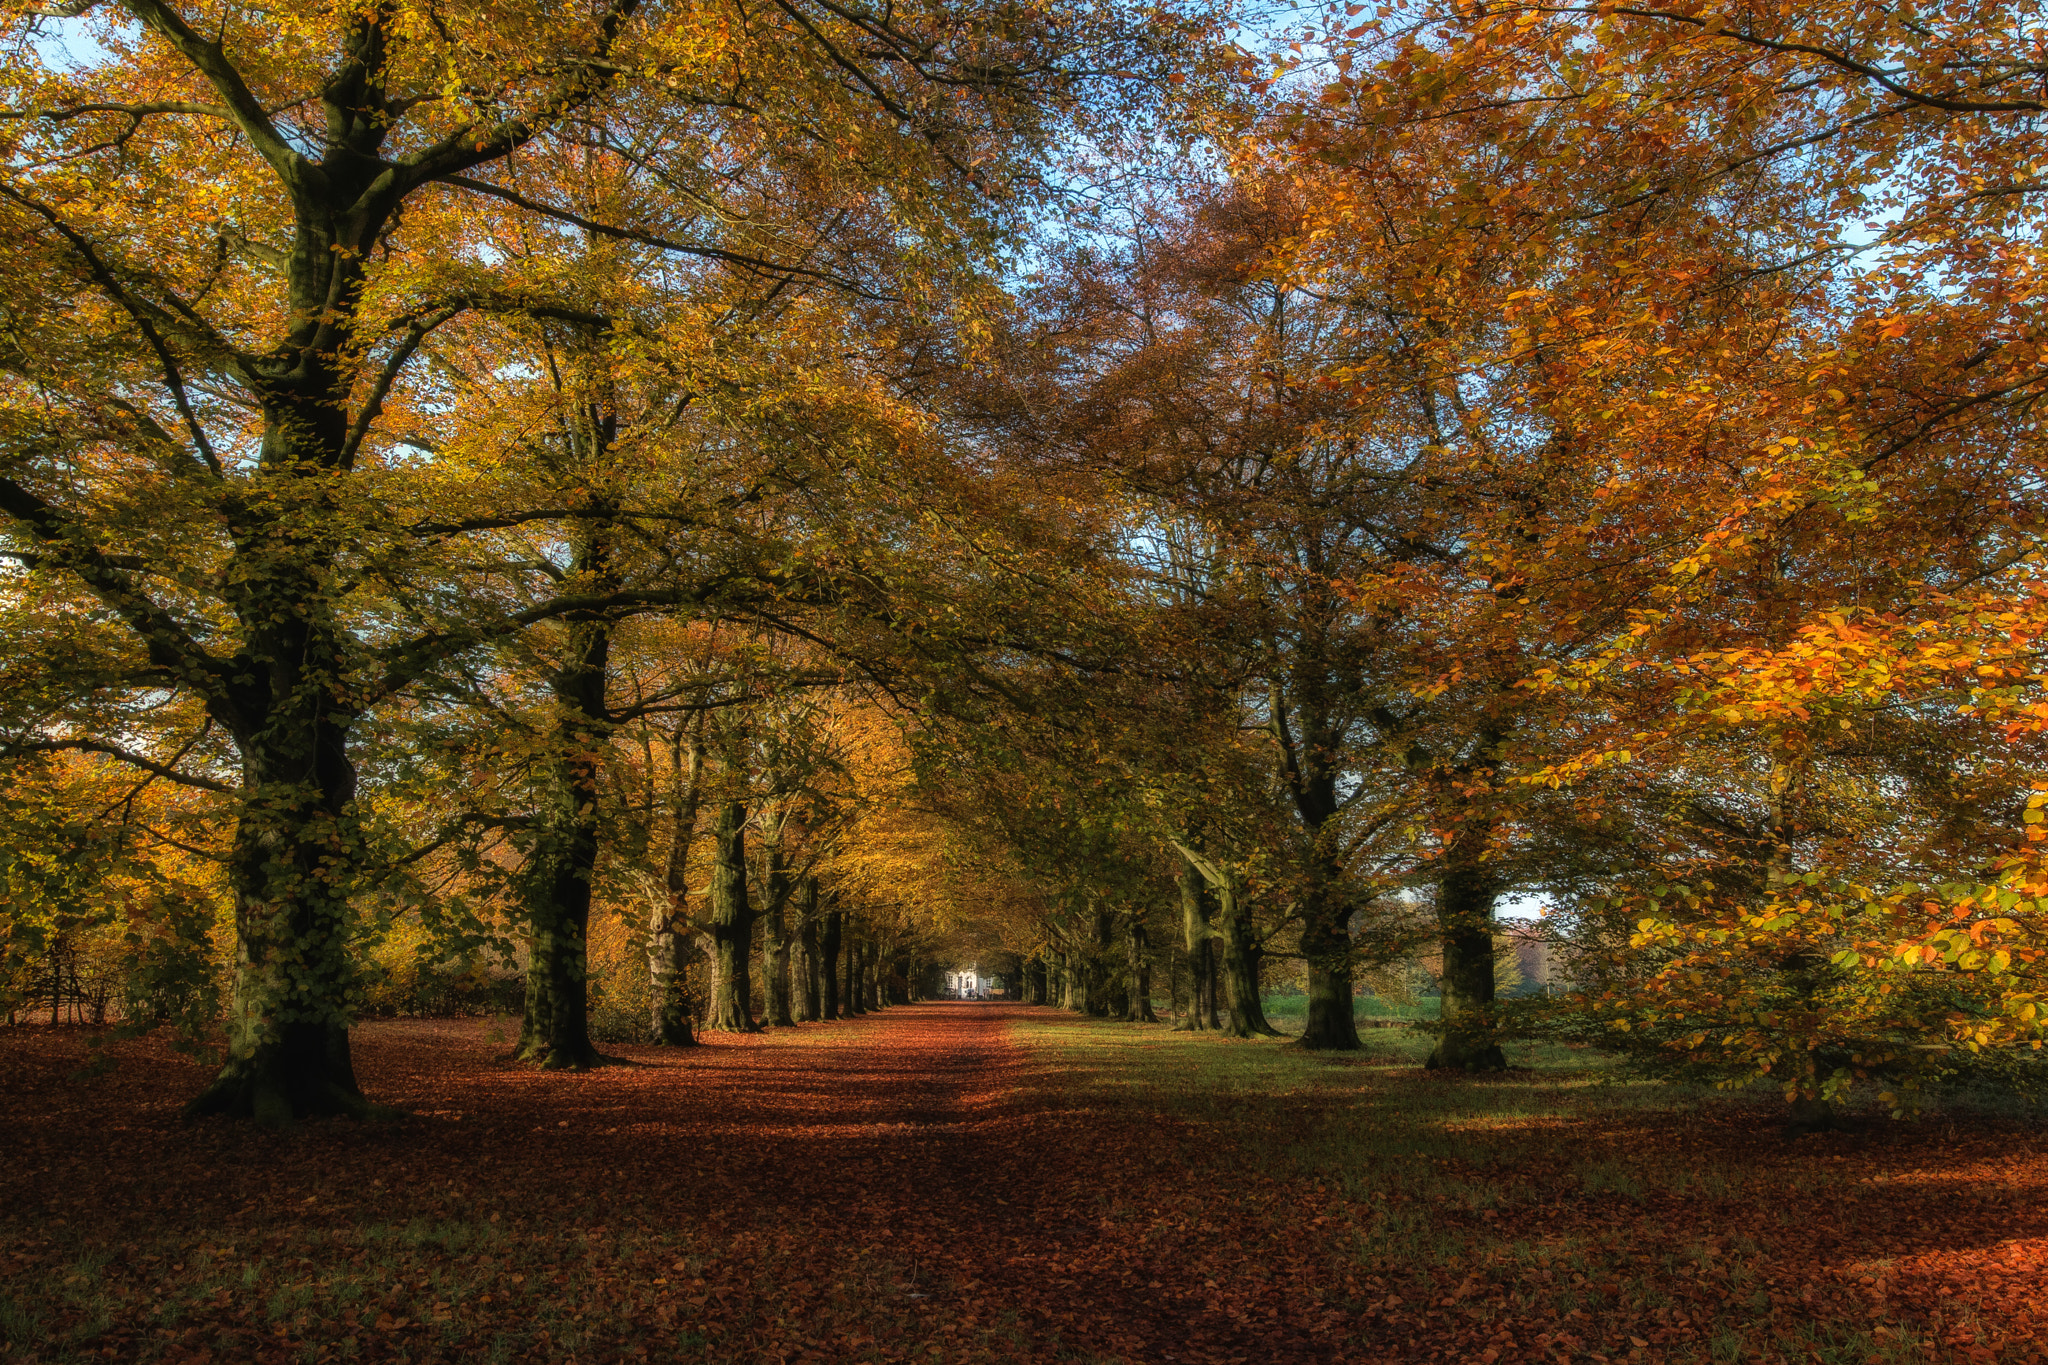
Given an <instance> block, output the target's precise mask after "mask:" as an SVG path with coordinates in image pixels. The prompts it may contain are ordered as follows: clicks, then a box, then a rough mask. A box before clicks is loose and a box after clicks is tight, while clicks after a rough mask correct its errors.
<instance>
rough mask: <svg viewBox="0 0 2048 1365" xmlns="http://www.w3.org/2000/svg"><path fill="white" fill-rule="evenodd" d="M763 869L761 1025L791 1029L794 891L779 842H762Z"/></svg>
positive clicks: (775, 839)
mask: <svg viewBox="0 0 2048 1365" xmlns="http://www.w3.org/2000/svg"><path fill="white" fill-rule="evenodd" d="M766 842H767V844H768V847H767V857H766V859H765V862H766V867H765V869H764V875H763V876H762V878H761V880H762V883H763V885H762V892H763V895H764V897H765V898H766V900H767V902H768V903H767V905H766V906H765V907H764V909H763V913H762V916H761V978H762V984H763V986H764V987H765V988H766V993H767V996H768V1000H767V1008H766V1010H765V1011H764V1012H763V1013H764V1015H765V1018H764V1019H763V1020H762V1022H763V1023H765V1024H767V1025H768V1026H769V1027H771V1028H795V1027H796V1019H795V1018H794V1017H793V1016H792V1015H791V1013H790V964H789V951H790V941H789V898H790V894H791V893H792V892H793V891H794V890H795V886H794V884H793V883H792V881H791V879H790V875H789V867H788V865H787V864H786V863H784V862H783V860H782V839H781V837H780V835H779V834H778V836H777V837H775V838H773V839H770V840H768V841H766Z"/></svg>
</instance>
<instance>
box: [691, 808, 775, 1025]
mask: <svg viewBox="0 0 2048 1365" xmlns="http://www.w3.org/2000/svg"><path fill="white" fill-rule="evenodd" d="M746 822H747V808H746V806H745V805H744V804H743V803H741V802H739V801H726V802H725V803H724V804H722V805H721V806H720V807H719V809H718V853H717V858H716V861H715V862H713V864H712V867H711V938H712V942H713V943H714V944H716V952H717V962H718V974H717V979H716V980H715V981H714V982H713V983H712V995H711V1015H710V1017H709V1018H708V1019H706V1020H705V1023H704V1026H705V1027H706V1028H711V1029H717V1030H719V1031H720V1032H723V1033H758V1032H760V1028H761V1026H760V1025H759V1024H756V1023H755V1022H754V1018H753V1013H752V1011H751V1010H750V1009H749V1008H748V1004H749V999H748V997H749V995H750V994H751V992H750V990H749V987H748V982H747V974H748V970H749V968H750V966H751V962H750V960H749V959H750V958H751V956H752V949H753V940H754V915H753V911H752V910H751V908H749V906H748V904H747V842H746V840H747V835H746Z"/></svg>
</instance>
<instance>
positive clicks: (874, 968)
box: [860, 939, 882, 1012]
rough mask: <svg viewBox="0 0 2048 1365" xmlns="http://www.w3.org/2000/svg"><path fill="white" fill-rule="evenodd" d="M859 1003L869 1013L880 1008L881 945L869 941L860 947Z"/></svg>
mask: <svg viewBox="0 0 2048 1365" xmlns="http://www.w3.org/2000/svg"><path fill="white" fill-rule="evenodd" d="M860 971H861V976H860V986H861V997H860V1001H861V1004H862V1005H863V1006H865V1007H866V1008H867V1009H868V1010H869V1011H870V1012H879V1011H880V1010H881V1008H882V945H881V944H880V943H878V942H876V941H875V940H874V939H869V940H868V941H867V942H866V943H865V944H863V945H862V946H861V954H860Z"/></svg>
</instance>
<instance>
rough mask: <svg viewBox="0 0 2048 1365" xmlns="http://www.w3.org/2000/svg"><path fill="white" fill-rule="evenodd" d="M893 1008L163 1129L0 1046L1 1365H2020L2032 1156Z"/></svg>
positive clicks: (1573, 1087) (172, 1121)
mask: <svg viewBox="0 0 2048 1365" xmlns="http://www.w3.org/2000/svg"><path fill="white" fill-rule="evenodd" d="M1368 1044H1369V1047H1370V1048H1371V1049H1372V1050H1371V1051H1369V1052H1368V1053H1366V1054H1365V1055H1364V1056H1362V1057H1344V1058H1332V1057H1327V1056H1317V1055H1312V1054H1306V1053H1303V1052H1301V1051H1299V1050H1298V1049H1295V1048H1292V1047H1289V1046H1287V1045H1285V1044H1284V1043H1282V1042H1277V1041H1261V1042H1257V1043H1249V1044H1247V1043H1231V1042H1227V1041H1224V1040H1220V1039H1215V1038H1212V1037H1205V1036H1200V1035H1187V1034H1174V1033H1171V1032H1169V1031H1168V1030H1167V1029H1165V1028H1163V1027H1144V1026H1122V1025H1115V1024H1106V1023H1099V1022H1094V1021H1086V1020H1076V1019H1074V1018H1073V1017H1072V1016H1066V1015H1060V1014H1056V1013H1054V1012H1052V1011H1050V1010H1043V1009H1029V1008H1023V1007H1006V1006H974V1005H925V1006H912V1007H903V1008H896V1009H891V1010H889V1011H887V1012H885V1013H884V1014H881V1015H879V1016H871V1017H869V1018H867V1019H863V1020H856V1021H851V1022H845V1023H839V1024H831V1025H817V1026H806V1027H805V1028H803V1029H802V1030H799V1031H797V1032H795V1033H793V1034H792V1033H788V1032H784V1033H778V1034H771V1035H766V1036H762V1037H757V1038H746V1039H731V1040H725V1039H721V1040H719V1041H718V1042H717V1043H715V1044H714V1045H712V1046H708V1047H704V1048H700V1049H697V1050H695V1051H693V1052H689V1053H685V1054H680V1055H678V1054H663V1053H661V1052H659V1051H657V1050H654V1049H639V1048H626V1049H622V1051H624V1052H626V1053H628V1054H629V1056H630V1058H631V1059H632V1060H633V1061H634V1062H635V1063H636V1064H635V1065H632V1066H626V1067H617V1068H607V1069H604V1070H600V1071H597V1072H594V1073H591V1074H589V1075H585V1076H563V1075H543V1074H541V1073H537V1072H533V1071H530V1070H526V1069H523V1068H520V1067H516V1066H513V1065H511V1064H510V1063H507V1062H505V1061H502V1060H500V1057H501V1054H502V1053H503V1052H504V1050H505V1043H504V1040H503V1026H502V1024H501V1025H497V1026H493V1025H491V1024H489V1023H486V1022H482V1021H461V1022H392V1023H380V1024H372V1025H367V1026H365V1027H364V1028H362V1029H361V1030H360V1031H359V1034H358V1062H357V1065H358V1068H359V1070H360V1072H361V1074H362V1077H363V1081H364V1085H365V1088H366V1089H367V1090H368V1091H369V1092H370V1093H372V1094H373V1095H374V1096H376V1097H378V1098H380V1099H383V1100H386V1101H389V1102H392V1103H396V1104H400V1105H403V1106H405V1107H407V1108H409V1109H410V1110H411V1111H412V1114H413V1116H412V1117H409V1118H405V1119H402V1120H396V1121H392V1122H388V1123H381V1124H371V1125H358V1124H350V1123H326V1124H308V1125H304V1126H302V1127H301V1128H300V1129H298V1130H297V1131H295V1132H293V1133H290V1134H286V1135H282V1136H278V1135H273V1134H269V1133H265V1132H261V1131H258V1130H254V1129H251V1128H249V1127H246V1126H237V1125H233V1124H228V1123H220V1122H207V1123H202V1124H193V1125H188V1124H185V1123H183V1122H181V1121H180V1120H179V1119H178V1118H177V1117H176V1109H177V1105H178V1103H179V1101H180V1100H181V1099H182V1098H183V1097H184V1096H186V1095H188V1094H189V1093H191V1091H192V1090H193V1089H194V1088H195V1086H196V1085H197V1083H198V1081H199V1080H200V1078H201V1076H202V1074H203V1073H202V1071H201V1069H200V1068H199V1067H197V1066H196V1065H194V1064H193V1063H191V1062H190V1061H187V1060H185V1059H183V1058H180V1057H178V1056H176V1055H174V1054H171V1053H169V1052H166V1051H164V1050H161V1049H159V1048H156V1047H154V1046H152V1045H146V1044H127V1045H117V1046H116V1047H115V1048H114V1049H113V1052H114V1056H115V1063H114V1065H113V1066H112V1067H111V1068H108V1069H106V1070H105V1071H104V1072H103V1073H100V1074H93V1073H92V1071H91V1070H90V1069H82V1068H84V1063H85V1062H86V1060H87V1052H86V1048H85V1045H84V1035H83V1034H82V1033H79V1032H76V1031H53V1030H44V1029H33V1028H16V1029H9V1030H0V1054H4V1055H0V1076H4V1077H5V1080H4V1082H0V1085H4V1091H0V1141H4V1142H5V1143H6V1148H5V1150H6V1152H7V1157H8V1159H7V1161H6V1162H5V1163H4V1166H0V1267H4V1270H0V1334H4V1337H5V1342H6V1345H5V1353H6V1357H7V1358H8V1359H10V1360H20V1361H37V1362H42V1361H51V1362H54V1361H73V1360H76V1361H84V1360H93V1359H124V1360H127V1359H139V1360H163V1361H182V1362H194V1361H202V1360H214V1361H243V1360H248V1361H265V1362H270V1361H276V1362H284V1361H303V1362H309V1363H317V1362H321V1361H346V1360H364V1361H371V1360H374V1361H399V1360H407V1361H426V1360H450V1361H453V1360H463V1361H468V1360H481V1361H512V1360H567V1359H575V1360H586V1361H600V1360H636V1359H689V1360H706V1361H718V1362H723V1361H749V1362H751V1361H763V1362H766V1361H777V1360H783V1361H793V1360H804V1359H811V1360H821V1361H822V1360H830V1361H841V1360H850V1361H881V1360H917V1361H981V1360H1047V1361H1074V1362H1111V1361H1116V1362H1151V1361H1171V1362H1225V1361H1242V1362H1248V1363H1249V1362H1269V1361H1280V1362H1286V1361H1354V1360H1355V1361H1406V1360H1418V1361H1420V1360H1445V1361H1453V1360H1455V1361H1475V1360H1476V1361H1483V1362H1494V1361H1519V1360H1530V1361H1536V1360H1565V1361H1577V1360H1592V1361H1595V1362H1614V1361H1622V1360H1634V1361H1702V1362H1709V1361H1737V1360H1763V1361H1785V1362H1805V1361H1822V1362H1854V1363H1856V1365H1863V1363H1864V1362H1872V1361H1876V1362H1911V1361H1959V1362H1960V1361H1972V1360H2008V1361H2028V1360H2037V1359H2041V1358H2043V1357H2044V1355H2048V1312H2044V1311H2043V1306H2044V1302H2048V1288H2044V1286H2043V1282H2042V1276H2041V1273H2040V1267H2041V1265H2042V1264H2043V1263H2044V1261H2048V1135H2044V1133H2043V1132H2042V1131H2041V1130H2040V1128H2039V1127H2038V1126H2036V1125H2030V1124H2027V1123H2024V1122H2022V1121H2019V1120H2016V1119H2004V1120H1997V1119H1988V1118H1982V1117H1977V1118H1971V1119H1969V1120H1967V1121H1965V1120H1963V1119H1961V1118H1958V1117H1942V1116H1935V1117H1932V1118H1929V1119H1924V1120H1921V1121H1919V1122H1917V1123H1912V1124H1893V1123H1890V1122H1877V1123H1874V1124H1872V1125H1870V1126H1869V1127H1867V1128H1865V1129H1864V1130H1863V1131H1860V1132H1856V1133H1850V1134H1827V1135H1819V1136H1812V1137H1804V1138H1798V1139H1787V1138H1784V1137H1781V1136H1780V1135H1779V1134H1778V1131H1777V1125H1776V1121H1775V1119H1776V1116H1775V1113H1774V1112H1773V1110H1772V1109H1771V1108H1770V1106H1769V1105H1768V1104H1767V1103H1766V1102H1764V1101H1763V1100H1762V1099H1760V1098H1759V1099H1747V1100H1745V1099H1730V1098H1728V1097H1725V1096H1720V1095H1715V1094H1712V1093H1702V1092H1694V1091H1687V1090H1677V1089H1671V1088H1665V1087H1653V1086H1647V1085H1643V1084H1633V1083H1625V1082H1622V1081H1619V1080H1616V1079H1615V1078H1614V1077H1612V1076H1611V1075H1610V1074H1609V1073H1608V1072H1607V1071H1605V1070H1603V1069H1602V1068H1600V1067H1599V1066H1597V1065H1589V1064H1588V1063H1587V1062H1586V1060H1585V1058H1584V1057H1582V1056H1577V1055H1574V1054H1570V1053H1564V1052H1557V1053H1555V1054H1552V1053H1549V1052H1545V1053H1542V1054H1538V1053H1535V1052H1525V1053H1523V1054H1521V1055H1519V1056H1517V1057H1515V1058H1513V1059H1512V1060H1514V1061H1516V1062H1517V1064H1518V1065H1521V1066H1527V1067H1528V1068H1529V1069H1527V1070H1518V1071H1515V1072H1512V1073H1510V1074H1508V1075H1506V1076H1503V1077H1498V1078H1494V1079H1485V1080H1464V1079H1461V1080H1444V1079H1439V1078H1436V1077H1433V1076H1430V1075H1428V1074H1426V1073H1423V1072H1421V1071H1420V1070H1418V1069H1417V1067H1416V1065H1415V1062H1416V1059H1417V1056H1418V1048H1419V1047H1420V1043H1419V1040H1417V1039H1415V1038H1413V1037H1412V1036H1410V1035H1407V1034H1406V1033H1404V1032H1402V1031H1400V1030H1395V1029H1386V1030H1374V1031H1373V1033H1372V1035H1371V1036H1370V1037H1369V1038H1368Z"/></svg>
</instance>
